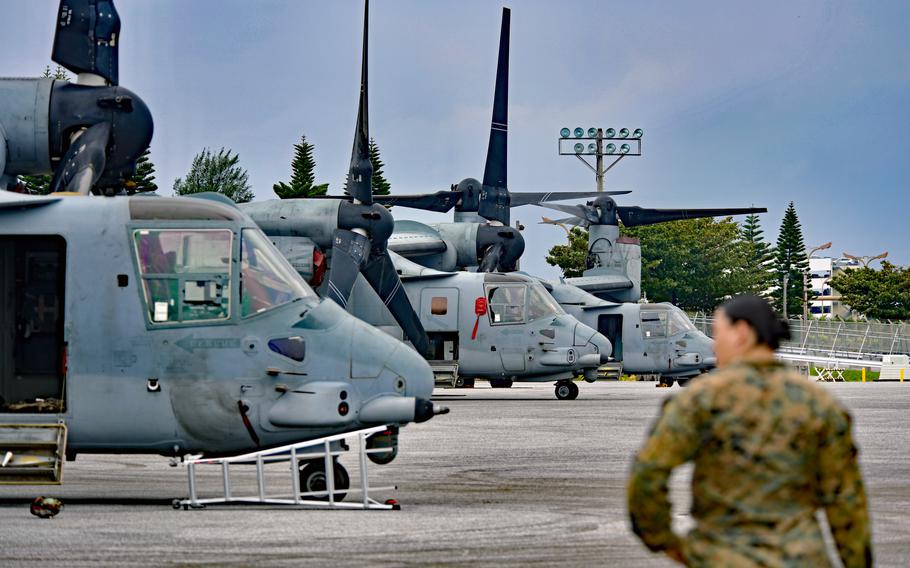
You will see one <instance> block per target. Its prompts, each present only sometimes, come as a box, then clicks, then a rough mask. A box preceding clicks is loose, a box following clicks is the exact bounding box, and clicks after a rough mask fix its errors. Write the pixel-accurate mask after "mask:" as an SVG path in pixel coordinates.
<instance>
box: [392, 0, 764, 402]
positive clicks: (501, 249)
mask: <svg viewBox="0 0 910 568" xmlns="http://www.w3.org/2000/svg"><path fill="white" fill-rule="evenodd" d="M508 37H509V11H508V9H504V10H503V21H502V32H501V35H500V44H499V58H498V62H497V71H496V87H495V92H494V100H493V117H492V123H491V127H490V140H489V146H488V149H487V158H486V164H485V167H484V176H483V183H480V182H478V181H477V180H476V179H473V178H467V179H464V180H462V181H461V182H459V183H458V184H457V185H455V186H453V187H452V190H451V191H447V192H446V191H441V192H436V193H430V194H422V195H405V196H396V195H392V196H381V197H379V196H377V198H376V199H377V201H380V202H382V203H385V204H388V205H399V206H403V207H409V208H415V209H424V210H430V211H437V212H445V211H449V210H451V209H453V208H454V209H455V214H454V222H453V223H436V224H424V223H419V222H416V221H408V220H401V221H397V222H396V224H395V231H394V232H393V233H392V236H391V238H390V239H389V248H390V249H391V250H393V251H395V252H396V253H398V254H400V255H402V256H405V257H406V258H408V259H410V260H412V261H414V262H417V263H419V264H421V265H423V266H427V267H431V268H436V269H441V270H456V269H469V270H473V269H476V270H478V271H487V270H492V269H500V270H504V271H511V270H515V268H516V266H517V263H518V259H519V258H520V257H521V255H522V253H523V252H524V240H523V238H522V236H521V233H520V232H519V230H518V229H516V228H512V227H509V226H508V224H509V213H510V208H511V207H518V206H520V205H530V204H534V205H539V206H541V207H551V208H553V209H558V210H561V211H571V212H573V213H575V214H576V215H580V216H581V217H580V219H581V220H580V221H578V222H572V224H585V225H586V226H588V225H591V231H592V232H591V238H590V241H591V247H592V248H591V251H590V253H589V259H591V266H590V267H589V270H588V271H586V272H585V274H584V276H583V277H580V278H576V279H564V280H562V281H560V282H558V283H547V286H548V288H549V289H550V291H551V293H552V294H553V296H554V297H555V298H556V300H557V301H558V302H559V303H560V304H561V305H562V307H563V308H564V309H565V310H566V311H567V312H568V313H570V314H572V315H574V316H575V317H577V318H578V319H579V320H580V321H582V322H584V323H586V324H588V326H590V327H592V328H594V329H597V330H598V331H599V332H600V333H601V334H603V335H605V336H606V337H607V339H608V340H609V341H610V343H611V346H612V348H611V356H612V358H613V359H614V360H616V361H621V362H622V365H623V369H624V370H626V371H628V372H636V373H646V374H660V375H661V376H662V381H663V382H669V383H670V384H672V382H673V380H674V377H688V376H692V375H695V374H698V373H699V372H701V371H703V370H707V369H710V368H711V367H713V353H712V350H711V344H710V340H709V339H708V338H707V337H706V336H704V335H703V334H701V333H700V332H698V331H697V330H695V329H694V328H692V326H691V323H688V324H686V323H685V322H687V321H688V318H687V317H686V316H685V313H684V312H682V311H681V310H679V308H677V307H675V306H672V305H670V304H626V305H622V304H620V303H619V302H637V301H638V300H639V299H640V295H641V285H640V281H641V276H640V274H641V252H640V247H639V246H638V244H637V243H635V242H631V241H629V240H628V239H623V238H621V237H619V229H618V219H620V218H621V219H622V220H623V222H624V223H626V224H627V225H628V226H636V225H643V224H649V223H654V222H663V221H669V220H674V219H687V218H693V217H708V216H711V217H713V216H721V215H739V214H747V213H753V212H764V211H766V210H765V209H755V208H747V209H682V210H658V209H643V208H639V207H619V208H617V207H616V205H615V201H613V197H612V196H616V195H624V194H628V193H631V192H630V191H608V192H553V193H514V192H510V191H509V189H508V187H507V173H508V168H507V145H508V137H507V129H508V125H507V123H508V69H509V66H508ZM577 198H596V199H595V200H594V202H593V205H590V206H587V207H588V208H587V209H586V208H585V207H586V206H581V205H562V204H556V203H552V202H553V201H559V200H564V199H577ZM592 207H593V209H592ZM585 215H587V216H585ZM592 215H595V216H596V215H601V216H602V217H599V219H601V221H597V222H596V223H594V224H592V223H590V222H588V221H586V220H585V219H589V218H592ZM608 219H609V220H612V225H610V224H609V223H610V221H608ZM567 222H568V221H567ZM614 233H615V234H614ZM573 287H578V288H577V289H573ZM589 289H590V290H592V291H594V292H595V293H597V294H598V295H599V294H600V293H603V292H609V293H610V294H612V295H611V296H608V297H604V298H603V299H599V298H594V297H593V296H591V295H590V294H587V293H585V290H589ZM605 300H612V302H609V301H605ZM578 306H585V309H584V310H582V309H580V308H579V307H578ZM601 316H603V317H601ZM652 318H657V321H655V322H652V321H651V319H652ZM651 328H654V329H651ZM657 328H660V329H659V330H658V329H657Z"/></svg>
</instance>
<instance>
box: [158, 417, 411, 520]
mask: <svg viewBox="0 0 910 568" xmlns="http://www.w3.org/2000/svg"><path fill="white" fill-rule="evenodd" d="M388 429H389V426H375V427H372V428H365V429H363V430H355V431H353V432H345V433H343V434H335V435H333V436H326V437H324V438H318V439H316V440H308V441H306V442H297V443H295V444H288V445H286V446H281V447H278V448H271V449H268V450H260V451H257V452H250V453H246V454H242V455H239V456H231V457H223V458H203V457H200V456H190V457H188V458H187V459H185V460H184V462H183V463H184V465H185V466H186V468H187V480H188V482H189V491H190V496H189V498H187V499H175V500H174V502H173V506H174V508H175V509H179V508H181V507H183V509H184V510H188V509H191V508H192V509H201V508H204V507H205V506H206V505H214V504H226V503H251V504H260V505H292V506H294V505H296V506H300V507H315V508H328V509H397V508H398V505H397V503H396V504H390V503H388V502H386V503H380V502H379V501H376V500H375V499H372V498H371V497H370V495H369V492H370V490H373V491H391V490H395V489H397V487H396V486H387V487H370V485H369V480H368V479H367V462H368V461H369V460H368V459H367V455H368V454H375V453H382V452H390V451H392V449H391V448H372V449H368V448H367V438H368V437H369V436H370V435H371V434H375V433H377V432H384V431H386V430H388ZM352 438H356V439H357V446H358V447H357V454H358V456H359V466H360V467H359V470H360V471H359V473H360V487H350V488H346V489H336V488H335V468H334V460H335V458H336V457H337V456H339V455H342V454H344V453H345V450H333V449H332V447H333V444H334V445H336V447H337V444H338V443H339V442H344V441H346V440H349V439H352ZM320 458H321V459H323V460H324V462H325V466H324V467H325V469H324V471H325V474H326V489H325V490H322V491H311V492H301V490H300V489H301V488H300V479H299V473H298V472H299V466H300V462H301V460H303V461H311V460H313V459H320ZM280 462H288V465H289V468H290V477H291V479H290V481H291V491H290V493H286V494H281V495H271V496H270V495H267V494H266V490H265V466H266V465H268V464H273V463H280ZM232 464H234V465H241V464H243V465H255V466H256V489H257V491H256V494H255V495H253V496H240V495H238V494H236V493H235V492H234V491H233V488H232V486H231V476H230V466H231V465H232ZM203 465H220V466H221V478H222V488H223V490H224V496H223V497H214V498H205V499H203V498H200V497H199V493H198V489H197V487H198V483H197V481H198V480H197V478H196V469H197V468H198V467H199V466H203ZM351 493H356V494H359V495H360V499H359V500H358V501H357V502H353V501H352V502H348V503H344V502H341V501H339V500H336V496H337V495H338V494H351Z"/></svg>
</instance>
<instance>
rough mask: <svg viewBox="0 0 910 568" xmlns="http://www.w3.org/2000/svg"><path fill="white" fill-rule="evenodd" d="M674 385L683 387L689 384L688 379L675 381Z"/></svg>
mask: <svg viewBox="0 0 910 568" xmlns="http://www.w3.org/2000/svg"><path fill="white" fill-rule="evenodd" d="M676 384H678V385H679V386H681V387H684V386H686V385H688V384H689V379H676Z"/></svg>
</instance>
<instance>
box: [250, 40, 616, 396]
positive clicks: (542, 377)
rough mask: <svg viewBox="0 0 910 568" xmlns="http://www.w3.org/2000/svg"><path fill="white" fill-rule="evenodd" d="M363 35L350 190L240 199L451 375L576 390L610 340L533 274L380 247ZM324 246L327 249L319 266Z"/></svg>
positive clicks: (386, 218) (332, 284) (291, 250)
mask: <svg viewBox="0 0 910 568" xmlns="http://www.w3.org/2000/svg"><path fill="white" fill-rule="evenodd" d="M366 40H367V36H366V30H365V31H364V46H363V63H362V69H361V97H360V106H359V111H358V118H357V129H356V133H355V139H354V147H353V150H352V156H351V169H350V172H349V177H348V179H349V183H348V188H347V189H348V192H349V193H350V196H351V197H350V200H348V199H344V198H337V197H336V198H332V199H285V200H269V201H258V202H252V203H246V204H243V205H241V206H240V207H241V209H242V210H243V211H244V212H246V213H248V214H249V215H250V217H251V218H253V219H254V220H255V221H256V222H257V223H258V224H259V226H260V227H261V228H262V230H263V231H264V232H265V233H266V234H267V235H269V237H270V238H271V239H272V241H273V243H274V244H275V245H276V246H277V247H278V248H279V250H281V251H282V252H283V253H284V254H285V255H286V256H287V258H288V259H289V260H290V261H291V263H292V265H293V266H294V267H295V268H296V270H297V271H298V272H299V273H300V274H301V275H302V276H304V277H305V278H306V279H308V280H309V281H310V282H312V283H314V285H317V286H319V285H320V283H321V287H320V290H322V291H323V293H324V295H326V296H327V297H329V298H331V299H332V300H334V301H335V302H337V303H338V304H339V305H341V306H342V307H345V308H346V309H348V311H349V312H351V313H353V314H355V315H356V316H357V317H359V318H361V319H363V320H365V321H367V322H369V323H371V324H373V325H375V326H378V327H380V328H381V329H384V330H386V331H388V332H389V333H392V334H396V335H398V334H400V333H402V332H403V334H404V336H403V338H407V339H409V340H410V341H411V342H412V343H413V344H414V346H415V348H416V349H417V350H418V351H419V352H420V353H422V354H424V355H425V356H426V357H427V358H428V359H430V360H431V361H433V363H434V366H436V367H445V366H446V364H452V365H453V366H454V365H456V364H457V375H456V372H455V371H450V373H451V376H453V377H455V376H458V377H460V379H456V380H460V381H462V382H463V381H465V380H469V381H470V380H473V379H474V378H482V379H488V380H490V381H491V382H492V383H493V384H494V385H501V386H505V385H510V384H511V382H512V381H538V382H550V381H553V382H556V396H557V398H560V399H573V398H575V397H576V396H577V395H578V387H577V386H576V385H575V384H574V383H573V382H572V380H571V379H573V378H574V377H575V376H577V375H579V374H584V375H586V376H587V377H589V378H593V376H594V375H595V374H596V371H597V368H598V367H599V366H600V365H601V364H602V363H603V362H605V361H606V356H605V355H603V353H606V352H609V351H610V345H609V342H607V341H606V339H604V338H603V336H601V335H600V334H598V333H597V332H595V331H594V330H593V329H591V328H589V327H588V326H586V325H584V324H580V323H579V322H578V321H577V320H576V319H575V318H574V317H572V316H569V315H567V314H566V313H565V312H564V311H563V310H562V309H561V308H560V307H559V305H558V304H557V303H556V302H554V301H553V299H552V298H551V297H550V296H549V294H548V293H547V291H546V290H545V289H544V288H543V286H541V285H540V284H539V283H538V282H536V281H535V280H534V279H532V278H528V277H526V276H523V275H517V274H516V275H498V274H482V273H481V274H478V273H464V272H461V273H449V272H441V271H435V270H428V269H426V268H424V267H422V266H418V265H416V264H414V263H411V262H409V261H407V260H406V259H403V258H401V257H397V255H396V258H395V259H394V261H393V257H392V254H391V253H390V252H389V251H388V247H387V242H388V238H389V235H390V234H391V232H392V228H393V220H392V217H391V214H390V213H389V212H388V209H386V208H385V207H383V206H382V205H380V204H378V203H374V201H376V199H375V196H373V195H372V191H371V186H370V183H371V177H372V165H371V163H370V160H369V154H368V146H367V141H368V140H369V132H368V128H369V123H368V118H367V117H368V113H367V108H368V104H367V103H368V100H367V43H366ZM323 255H330V260H329V262H328V264H329V269H328V271H327V273H326V272H325V259H324V257H323ZM358 274H360V275H362V276H363V278H358ZM399 274H400V275H401V276H399ZM414 305H417V306H419V311H416V312H415V310H414V308H413V306H414Z"/></svg>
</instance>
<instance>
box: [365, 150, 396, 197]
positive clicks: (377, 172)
mask: <svg viewBox="0 0 910 568" xmlns="http://www.w3.org/2000/svg"><path fill="white" fill-rule="evenodd" d="M370 162H371V163H372V164H373V177H372V182H371V186H372V188H373V195H388V194H389V191H390V190H391V189H392V186H391V185H389V182H388V181H386V179H385V175H384V174H383V172H382V168H383V167H385V163H383V161H382V160H381V159H380V157H379V146H377V145H376V140H374V139H372V138H370Z"/></svg>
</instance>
